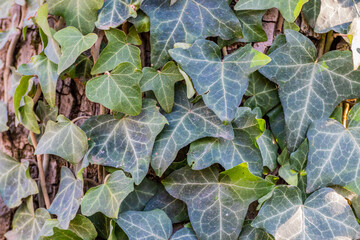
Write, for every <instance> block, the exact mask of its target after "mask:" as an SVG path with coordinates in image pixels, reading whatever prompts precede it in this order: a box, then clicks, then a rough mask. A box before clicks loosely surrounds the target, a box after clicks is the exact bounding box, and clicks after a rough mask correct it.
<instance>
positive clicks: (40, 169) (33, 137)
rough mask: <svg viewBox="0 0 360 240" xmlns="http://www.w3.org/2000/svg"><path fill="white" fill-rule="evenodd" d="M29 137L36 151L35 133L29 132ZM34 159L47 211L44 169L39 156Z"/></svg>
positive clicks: (47, 198) (48, 200) (47, 196)
mask: <svg viewBox="0 0 360 240" xmlns="http://www.w3.org/2000/svg"><path fill="white" fill-rule="evenodd" d="M30 137H31V141H32V144H33V146H34V148H35V149H36V147H37V141H36V136H35V133H34V132H30ZM36 159H37V165H38V169H39V177H40V186H41V191H42V193H43V196H44V201H45V206H46V208H47V209H49V207H50V199H49V195H48V192H47V190H46V179H45V173H44V168H43V162H42V158H41V155H36Z"/></svg>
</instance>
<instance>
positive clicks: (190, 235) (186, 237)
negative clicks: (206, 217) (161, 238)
mask: <svg viewBox="0 0 360 240" xmlns="http://www.w3.org/2000/svg"><path fill="white" fill-rule="evenodd" d="M188 225H190V226H188ZM170 240H198V239H197V237H196V233H195V232H194V230H193V229H192V227H191V224H185V225H184V227H183V228H182V229H180V230H177V231H176V232H175V233H174V234H173V235H172V236H171V238H170Z"/></svg>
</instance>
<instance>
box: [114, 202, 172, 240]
mask: <svg viewBox="0 0 360 240" xmlns="http://www.w3.org/2000/svg"><path fill="white" fill-rule="evenodd" d="M116 222H117V224H119V226H120V227H121V228H122V229H123V230H124V232H125V233H126V234H127V235H128V237H129V240H137V239H148V240H167V239H169V238H170V235H171V233H172V230H173V228H172V223H171V220H170V218H169V217H168V216H167V215H166V213H165V212H164V211H162V210H160V209H155V210H152V211H148V212H137V211H128V212H124V213H122V214H120V215H119V218H118V219H116Z"/></svg>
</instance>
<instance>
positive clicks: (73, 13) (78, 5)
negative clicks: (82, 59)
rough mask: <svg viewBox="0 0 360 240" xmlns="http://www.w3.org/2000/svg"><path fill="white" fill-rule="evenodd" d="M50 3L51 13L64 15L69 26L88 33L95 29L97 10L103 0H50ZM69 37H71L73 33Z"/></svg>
mask: <svg viewBox="0 0 360 240" xmlns="http://www.w3.org/2000/svg"><path fill="white" fill-rule="evenodd" d="M48 5H49V13H50V14H52V15H57V16H62V17H63V18H64V19H65V21H66V25H67V26H74V27H76V28H78V29H79V30H80V31H81V32H82V33H83V34H88V33H91V32H92V31H93V30H94V27H95V24H94V23H95V21H96V17H97V10H99V9H100V8H101V7H102V5H103V0H49V1H48ZM67 37H68V38H70V39H71V38H72V34H70V35H67ZM70 41H71V40H70ZM60 44H61V43H60ZM73 44H76V43H75V42H73Z"/></svg>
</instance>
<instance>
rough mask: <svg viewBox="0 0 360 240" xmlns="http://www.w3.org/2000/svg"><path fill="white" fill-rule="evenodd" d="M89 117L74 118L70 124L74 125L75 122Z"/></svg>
mask: <svg viewBox="0 0 360 240" xmlns="http://www.w3.org/2000/svg"><path fill="white" fill-rule="evenodd" d="M89 117H90V116H80V117H77V118H74V119H73V120H71V122H72V123H75V122H76V121H79V120H81V119H88V118H89Z"/></svg>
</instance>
